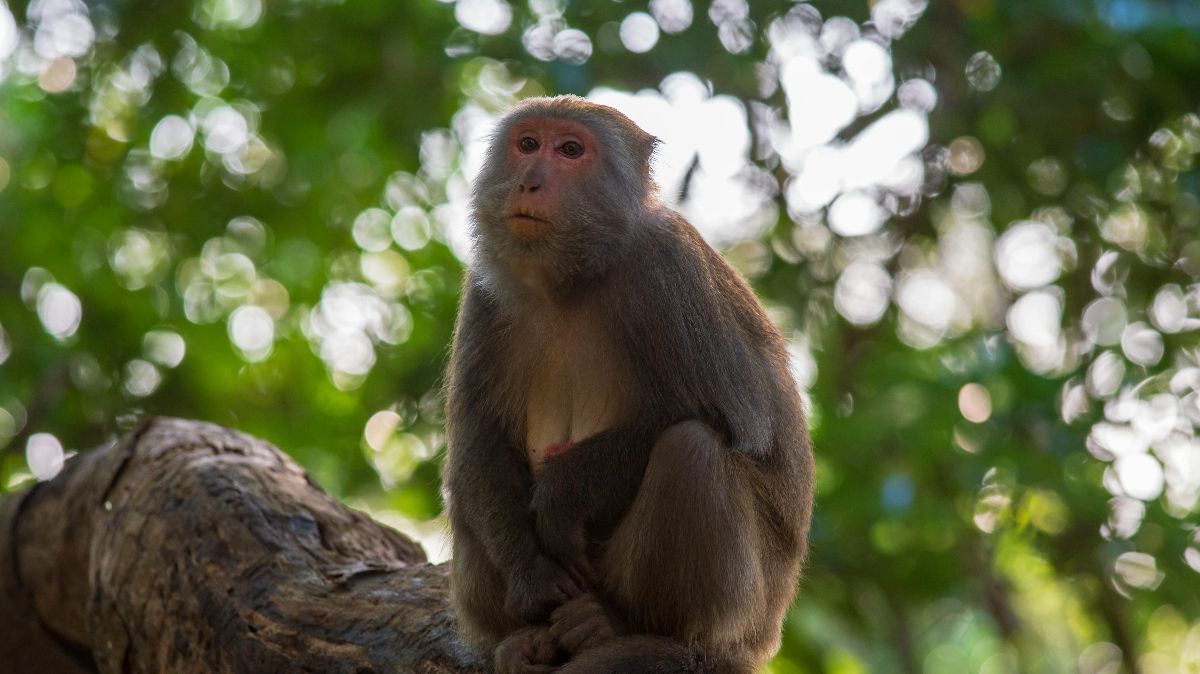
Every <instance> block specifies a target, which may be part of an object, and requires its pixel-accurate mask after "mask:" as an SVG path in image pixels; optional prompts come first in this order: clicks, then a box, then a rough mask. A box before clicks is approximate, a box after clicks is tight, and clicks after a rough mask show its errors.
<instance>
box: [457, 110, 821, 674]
mask: <svg viewBox="0 0 1200 674" xmlns="http://www.w3.org/2000/svg"><path fill="white" fill-rule="evenodd" d="M657 142H658V141H657V139H656V138H654V137H653V136H652V135H650V134H649V133H647V132H646V131H644V130H643V129H641V128H640V127H639V126H637V124H635V123H634V122H633V121H632V120H630V119H629V118H628V117H626V116H625V115H624V114H622V113H621V112H619V111H617V110H615V109H613V108H611V107H608V106H604V105H600V104H597V103H593V102H590V101H587V100H586V99H583V98H579V97H575V96H558V97H553V98H533V99H527V100H525V101H523V102H521V103H519V104H517V105H516V106H515V107H514V108H513V109H512V110H511V111H510V112H509V113H508V114H507V115H506V116H504V117H503V118H502V119H501V121H500V122H499V124H498V127H497V131H496V132H495V134H494V136H493V137H492V139H491V140H490V142H489V147H488V150H487V154H486V157H485V160H484V163H483V166H482V168H481V170H480V172H479V174H478V176H477V178H476V180H475V182H474V186H473V192H472V236H473V238H474V241H473V243H474V249H473V250H474V252H473V259H472V260H471V263H470V265H469V269H468V271H467V274H466V277H465V280H464V285H463V295H462V299H461V304H460V308H459V315H458V319H457V322H456V325H455V329H454V337H453V344H452V348H451V354H450V363H449V367H448V371H447V376H446V383H445V387H446V406H447V407H446V417H447V456H446V460H445V465H444V475H443V478H444V481H443V487H444V495H445V498H446V509H447V513H448V519H449V522H450V532H451V546H452V553H451V561H450V564H451V583H450V585H451V601H452V605H453V607H454V609H455V611H456V614H457V617H458V621H459V625H460V629H461V630H462V632H463V634H464V637H465V638H466V639H467V640H468V641H469V642H471V643H478V644H482V645H483V646H485V647H488V648H491V649H493V651H492V654H493V662H494V666H495V669H496V671H497V672H500V673H501V674H509V673H514V674H515V673H521V674H529V673H538V672H550V671H557V672H563V673H564V674H580V673H592V674H596V673H609V672H611V673H614V674H615V673H618V672H620V673H623V674H625V673H634V674H636V673H638V672H645V673H650V672H654V673H666V672H720V673H722V674H725V673H728V672H735V673H736V672H752V671H754V670H755V668H756V667H757V666H758V665H759V664H761V663H762V662H764V661H765V660H766V659H768V658H769V657H770V656H771V655H772V654H773V653H774V652H775V651H776V650H777V649H778V647H779V644H780V633H781V626H782V621H783V618H784V614H785V612H786V610H787V608H788V606H789V604H790V603H791V601H792V597H793V595H794V593H795V591H796V588H797V584H798V582H799V576H800V570H801V565H802V561H803V559H804V557H805V554H806V547H807V536H808V529H809V524H810V519H811V513H812V471H813V456H812V447H811V440H810V438H809V433H808V427H807V421H806V419H805V415H804V411H803V406H802V402H801V399H800V394H799V391H798V389H797V386H796V384H795V381H794V379H793V378H792V375H791V373H790V368H789V367H788V356H787V352H786V348H785V343H784V341H783V338H782V336H781V335H780V333H779V331H778V330H777V329H776V328H775V327H774V326H773V324H772V323H771V322H770V321H769V319H768V317H767V315H766V312H765V311H764V309H763V308H762V306H761V305H760V304H759V302H758V300H757V299H756V297H755V295H754V293H753V291H752V290H751V288H750V286H749V285H748V283H747V282H746V281H745V280H744V279H743V278H742V277H741V276H740V275H739V274H738V273H737V272H736V271H734V270H733V268H732V267H730V266H729V264H728V263H727V262H726V261H725V260H724V258H723V257H722V256H721V254H720V253H718V252H717V251H715V250H714V249H713V248H711V247H710V246H709V245H708V244H707V243H706V242H705V241H704V240H703V239H702V238H701V236H700V234H699V233H698V232H697V231H696V229H695V228H694V227H693V226H692V225H691V224H689V223H688V222H687V221H686V220H685V219H684V217H683V216H682V215H680V214H679V213H677V212H676V211H674V210H673V209H671V208H670V207H668V206H666V205H664V204H663V203H662V200H661V198H660V195H659V190H658V188H657V186H656V185H655V183H654V181H653V179H652V177H651V159H652V156H653V154H654V151H655V146H656V144H657Z"/></svg>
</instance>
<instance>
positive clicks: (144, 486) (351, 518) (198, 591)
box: [0, 418, 486, 674]
mask: <svg viewBox="0 0 1200 674" xmlns="http://www.w3.org/2000/svg"><path fill="white" fill-rule="evenodd" d="M447 588H448V576H447V569H446V567H445V566H433V565H430V564H428V563H426V561H425V554H424V553H423V552H422V551H421V549H420V547H419V546H418V545H417V544H416V543H414V542H412V541H411V540H409V539H407V538H405V537H404V536H402V535H400V534H399V533H397V532H395V531H393V530H391V529H388V528H386V527H384V526H382V525H380V524H378V523H376V522H374V521H372V520H371V519H369V518H368V517H366V516H365V515H363V514H361V513H358V512H355V511H353V510H350V509H348V508H346V507H344V506H342V505H340V504H339V503H337V502H335V501H333V500H332V499H331V498H330V497H329V496H328V495H326V494H325V493H324V492H322V491H321V490H320V489H318V488H317V486H316V485H314V484H313V483H312V482H311V481H310V480H309V479H308V476H307V475H305V473H304V471H303V470H301V469H300V467H299V466H298V465H296V463H295V462H294V461H292V460H291V459H290V458H288V457H287V456H286V455H285V454H283V453H282V452H280V451H279V450H278V449H276V448H275V447H273V446H271V445H269V444H267V443H266V442H263V441H262V440H258V439H256V438H252V437H250V436H247V435H244V434H241V433H237V432H235V431H231V430H229V429H226V428H222V427H220V426H215V425H212V424H207V423H202V422H197V421H185V420H180V419H163V418H157V419H149V420H146V421H144V422H143V423H142V424H141V425H140V426H139V427H138V428H137V429H136V430H135V431H134V432H133V433H131V434H130V435H129V437H127V438H125V439H124V440H123V441H121V442H120V443H118V444H115V445H112V446H109V447H104V448H101V449H97V450H94V451H91V452H87V453H85V454H82V455H81V456H79V457H77V458H75V459H73V460H71V461H69V462H68V463H67V466H66V468H65V469H64V470H63V471H62V473H61V474H59V475H58V477H56V478H54V479H53V480H51V481H49V482H44V483H41V484H38V485H36V486H34V487H33V488H32V489H29V490H27V491H24V492H22V493H18V494H10V495H8V496H5V497H3V498H2V499H0V674H8V673H10V672H11V673H13V674H18V673H20V674H24V673H27V672H30V673H36V674H59V673H61V674H74V673H76V672H97V671H99V672H154V673H157V672H186V673H188V674H201V673H205V672H247V673H254V674H269V673H271V672H288V673H293V672H322V673H324V672H353V673H355V674H360V673H362V674H365V673H367V672H428V673H437V672H481V671H484V670H485V669H486V667H485V664H484V661H483V659H482V658H481V657H480V654H479V653H477V652H476V651H474V650H473V649H471V648H469V647H467V646H465V645H463V644H462V643H461V642H460V641H459V640H458V638H457V636H456V634H455V626H454V616H453V614H452V613H451V611H450V608H449V605H448V603H447V600H446V599H447Z"/></svg>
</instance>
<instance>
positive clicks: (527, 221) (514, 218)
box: [504, 215, 554, 242]
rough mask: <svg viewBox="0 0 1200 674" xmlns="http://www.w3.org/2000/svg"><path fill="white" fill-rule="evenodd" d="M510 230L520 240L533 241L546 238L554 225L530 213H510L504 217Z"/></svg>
mask: <svg viewBox="0 0 1200 674" xmlns="http://www.w3.org/2000/svg"><path fill="white" fill-rule="evenodd" d="M504 222H505V224H507V225H508V231H509V232H510V233H512V235H513V236H514V237H516V238H517V239H518V240H520V241H524V242H532V241H538V240H540V239H544V238H545V237H546V235H547V234H549V233H550V230H552V229H554V225H552V224H550V223H549V222H547V221H545V220H542V219H540V218H535V217H532V216H528V215H510V216H509V217H507V218H505V219H504Z"/></svg>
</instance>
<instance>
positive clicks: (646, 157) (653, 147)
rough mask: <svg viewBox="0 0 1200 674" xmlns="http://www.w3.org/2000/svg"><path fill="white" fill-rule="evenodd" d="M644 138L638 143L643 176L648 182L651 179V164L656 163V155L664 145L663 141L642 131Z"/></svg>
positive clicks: (639, 161)
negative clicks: (660, 146) (659, 147)
mask: <svg viewBox="0 0 1200 674" xmlns="http://www.w3.org/2000/svg"><path fill="white" fill-rule="evenodd" d="M641 135H642V137H641V138H639V141H640V142H639V143H638V148H637V152H638V163H639V165H640V166H641V168H642V176H643V177H644V178H646V179H647V180H649V179H650V163H651V162H652V161H654V153H656V152H658V146H659V145H661V144H662V139H660V138H659V137H658V136H652V135H650V134H648V133H646V132H645V131H642V134H641Z"/></svg>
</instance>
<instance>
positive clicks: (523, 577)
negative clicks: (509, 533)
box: [504, 555, 581, 623]
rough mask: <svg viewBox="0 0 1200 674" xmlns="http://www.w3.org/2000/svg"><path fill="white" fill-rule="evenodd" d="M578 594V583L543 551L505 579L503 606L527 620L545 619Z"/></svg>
mask: <svg viewBox="0 0 1200 674" xmlns="http://www.w3.org/2000/svg"><path fill="white" fill-rule="evenodd" d="M580 594H581V590H580V589H579V586H578V585H576V583H575V581H574V580H573V579H572V578H571V575H570V574H568V573H567V571H566V570H565V569H563V568H562V566H560V565H559V564H558V563H557V562H555V561H554V560H552V559H550V558H549V557H547V556H545V555H538V556H537V557H534V559H533V563H532V564H530V565H529V566H527V567H524V568H520V569H516V570H514V571H513V574H512V576H511V577H510V578H509V579H508V596H507V598H506V599H505V605H504V607H505V609H506V610H507V611H508V612H509V613H510V614H512V615H514V616H516V617H518V618H520V619H521V620H524V621H525V622H527V623H539V622H545V621H546V619H547V618H548V617H550V612H551V611H553V610H554V609H555V608H557V607H558V606H560V605H561V604H563V603H564V602H566V601H567V600H568V599H571V598H573V597H578V596H579V595H580Z"/></svg>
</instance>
